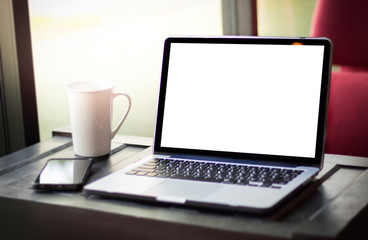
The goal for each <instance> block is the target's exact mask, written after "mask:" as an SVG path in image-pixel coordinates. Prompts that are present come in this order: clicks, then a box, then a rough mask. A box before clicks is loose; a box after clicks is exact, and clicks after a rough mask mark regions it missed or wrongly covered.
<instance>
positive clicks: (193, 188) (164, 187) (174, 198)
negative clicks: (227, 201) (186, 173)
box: [144, 180, 221, 203]
mask: <svg viewBox="0 0 368 240" xmlns="http://www.w3.org/2000/svg"><path fill="white" fill-rule="evenodd" d="M220 189H221V187H219V186H216V185H214V184H207V183H200V184H198V182H197V183H195V184H193V183H192V182H191V181H176V180H170V181H163V182H161V183H159V184H157V185H156V186H154V187H152V188H151V189H149V190H148V191H146V192H145V193H144V194H145V195H150V196H157V197H156V199H157V200H158V201H162V202H175V203H185V201H186V199H187V197H188V196H190V199H191V200H198V201H199V200H203V199H205V198H207V197H208V196H210V195H211V194H213V193H215V192H216V191H219V190H220Z"/></svg>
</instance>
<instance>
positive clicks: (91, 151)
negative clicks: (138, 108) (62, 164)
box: [67, 81, 131, 157]
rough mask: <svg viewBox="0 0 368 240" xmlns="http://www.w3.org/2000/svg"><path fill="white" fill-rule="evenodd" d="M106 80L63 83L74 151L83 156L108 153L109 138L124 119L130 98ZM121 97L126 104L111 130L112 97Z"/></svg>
mask: <svg viewBox="0 0 368 240" xmlns="http://www.w3.org/2000/svg"><path fill="white" fill-rule="evenodd" d="M113 88H114V84H113V83H112V82H108V81H81V82H74V83H71V84H69V85H68V86H67V90H68V99H69V112H70V122H71V128H72V138H73V148H74V153H75V154H76V155H79V156H84V157H98V156H103V155H107V154H109V153H110V148H111V139H112V138H113V137H114V136H115V135H116V133H117V132H118V130H119V128H120V127H121V125H122V124H123V122H124V120H125V119H126V117H127V115H128V113H129V111H130V108H131V99H130V97H129V95H128V94H125V93H121V92H116V93H114V92H113ZM116 96H125V97H126V98H127V99H128V103H129V104H128V107H127V110H126V112H125V113H124V115H123V117H122V118H121V119H120V121H119V123H118V124H117V126H116V127H115V128H114V129H113V130H112V126H111V125H112V116H113V114H112V112H113V100H114V98H115V97H116Z"/></svg>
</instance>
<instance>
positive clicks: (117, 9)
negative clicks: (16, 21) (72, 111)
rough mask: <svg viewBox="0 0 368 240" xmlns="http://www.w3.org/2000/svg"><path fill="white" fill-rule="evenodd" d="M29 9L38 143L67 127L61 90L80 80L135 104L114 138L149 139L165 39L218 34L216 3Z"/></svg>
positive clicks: (94, 2) (165, 1)
mask: <svg viewBox="0 0 368 240" xmlns="http://www.w3.org/2000/svg"><path fill="white" fill-rule="evenodd" d="M29 9H30V20H31V35H32V49H33V59H34V71H35V82H36V93H37V108H38V118H39V125H40V136H41V140H43V139H45V138H48V137H50V136H51V131H52V129H54V128H57V127H60V126H64V125H67V124H69V113H68V105H67V94H66V85H67V83H69V82H73V81H78V80H109V81H112V82H114V83H115V90H116V91H124V92H126V93H128V94H130V95H131V97H132V100H133V105H132V110H131V112H130V114H129V116H128V118H127V120H126V122H125V123H124V124H123V126H122V128H121V129H120V132H119V133H121V134H128V135H140V136H153V130H154V124H155V115H156V100H157V95H158V86H159V81H160V73H161V61H162V50H163V42H164V39H165V38H166V37H167V36H169V35H222V34H223V30H222V9H221V0H63V1H60V0H29ZM121 104H123V102H122V103H120V104H119V102H118V103H116V104H115V105H116V106H119V105H120V106H121ZM120 110H121V107H117V108H115V109H114V111H115V114H114V115H115V120H116V121H117V120H118V118H119V117H120V116H119V113H120V112H122V111H123V110H121V111H120ZM120 115H121V114H120Z"/></svg>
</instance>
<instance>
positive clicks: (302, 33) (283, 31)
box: [257, 0, 316, 37]
mask: <svg viewBox="0 0 368 240" xmlns="http://www.w3.org/2000/svg"><path fill="white" fill-rule="evenodd" d="M315 4H316V0H257V20H258V35H259V36H295V37H308V36H309V31H310V25H311V21H312V16H313V11H314V7H315Z"/></svg>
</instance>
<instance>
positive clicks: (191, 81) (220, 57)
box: [154, 37, 331, 167]
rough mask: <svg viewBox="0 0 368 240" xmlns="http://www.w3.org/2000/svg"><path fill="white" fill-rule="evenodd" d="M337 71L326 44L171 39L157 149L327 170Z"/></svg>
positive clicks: (308, 40) (167, 47)
mask: <svg viewBox="0 0 368 240" xmlns="http://www.w3.org/2000/svg"><path fill="white" fill-rule="evenodd" d="M330 69H331V42H330V41H329V40H328V39H323V38H313V39H312V38H252V37H251V38H237V37H219V38H206V37H196V38H193V37H178V38H175V37H174V38H168V39H167V40H166V41H165V46H164V55H163V65H162V75H161V86H160V95H159V100H158V112H157V122H156V131H155V142H154V151H155V153H160V154H170V155H172V154H174V155H175V154H176V155H182V154H184V155H195V156H197V157H198V156H208V157H219V158H225V159H232V160H233V159H238V160H240V161H241V159H247V160H256V161H263V162H284V163H293V164H298V165H308V166H315V167H321V165H322V161H323V154H324V140H325V129H326V116H327V106H328V96H329V81H330Z"/></svg>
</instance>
